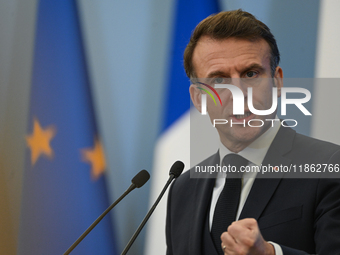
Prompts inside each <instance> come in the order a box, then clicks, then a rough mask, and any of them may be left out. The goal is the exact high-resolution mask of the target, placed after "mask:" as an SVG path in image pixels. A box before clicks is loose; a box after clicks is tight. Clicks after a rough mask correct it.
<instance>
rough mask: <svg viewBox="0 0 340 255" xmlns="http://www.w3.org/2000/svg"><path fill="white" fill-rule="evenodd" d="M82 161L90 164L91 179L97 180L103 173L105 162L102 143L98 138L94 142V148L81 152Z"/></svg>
mask: <svg viewBox="0 0 340 255" xmlns="http://www.w3.org/2000/svg"><path fill="white" fill-rule="evenodd" d="M81 154H82V159H83V161H85V162H87V163H89V164H91V177H92V179H94V180H97V179H98V178H99V177H100V176H101V175H102V174H103V173H104V171H105V168H106V161H105V155H104V149H103V145H102V143H101V142H100V141H99V139H98V138H95V140H94V148H86V149H82V150H81Z"/></svg>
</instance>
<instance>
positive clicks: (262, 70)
mask: <svg viewBox="0 0 340 255" xmlns="http://www.w3.org/2000/svg"><path fill="white" fill-rule="evenodd" d="M251 69H258V70H259V71H261V72H264V71H265V68H264V67H263V66H262V65H260V64H258V63H253V64H250V65H249V66H246V67H245V68H243V71H242V73H243V72H246V71H249V70H251Z"/></svg>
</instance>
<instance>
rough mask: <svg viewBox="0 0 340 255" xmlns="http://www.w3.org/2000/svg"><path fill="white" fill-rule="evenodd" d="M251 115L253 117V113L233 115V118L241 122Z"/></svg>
mask: <svg viewBox="0 0 340 255" xmlns="http://www.w3.org/2000/svg"><path fill="white" fill-rule="evenodd" d="M250 115H251V112H247V113H246V114H244V115H233V116H234V118H236V119H238V120H241V119H245V118H247V117H248V116H250Z"/></svg>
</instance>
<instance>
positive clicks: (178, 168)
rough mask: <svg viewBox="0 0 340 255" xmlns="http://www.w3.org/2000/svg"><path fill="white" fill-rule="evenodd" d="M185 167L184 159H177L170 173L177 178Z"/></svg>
mask: <svg viewBox="0 0 340 255" xmlns="http://www.w3.org/2000/svg"><path fill="white" fill-rule="evenodd" d="M183 169H184V163H183V162H182V161H176V162H175V163H174V164H173V165H172V167H171V168H170V172H169V174H170V175H171V174H172V175H173V176H174V177H175V178H177V177H178V176H180V175H181V173H182V172H183Z"/></svg>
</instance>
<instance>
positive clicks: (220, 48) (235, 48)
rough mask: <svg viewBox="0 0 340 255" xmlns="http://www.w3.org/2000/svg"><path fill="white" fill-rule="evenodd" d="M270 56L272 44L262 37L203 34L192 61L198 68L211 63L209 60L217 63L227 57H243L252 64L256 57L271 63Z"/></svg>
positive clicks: (230, 58)
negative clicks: (254, 38)
mask: <svg viewBox="0 0 340 255" xmlns="http://www.w3.org/2000/svg"><path fill="white" fill-rule="evenodd" d="M270 57H271V49H270V46H269V44H268V43H267V42H266V41H265V40H264V39H262V38H260V39H257V40H249V39H243V38H236V37H230V38H227V39H214V38H211V37H209V36H202V37H201V38H200V40H199V41H198V42H197V45H196V48H195V50H194V52H193V59H192V61H193V65H194V68H195V69H196V68H197V67H199V66H202V65H206V64H208V65H209V63H208V62H212V63H216V62H219V61H225V60H226V59H228V60H229V61H231V62H233V61H234V60H235V61H236V60H240V59H241V60H242V62H243V63H244V64H245V65H248V64H250V62H253V61H254V59H258V61H260V62H262V64H264V61H265V62H267V64H268V65H269V64H270ZM267 59H268V61H267ZM248 62H249V63H248ZM238 64H240V63H238ZM196 71H197V70H196Z"/></svg>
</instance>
